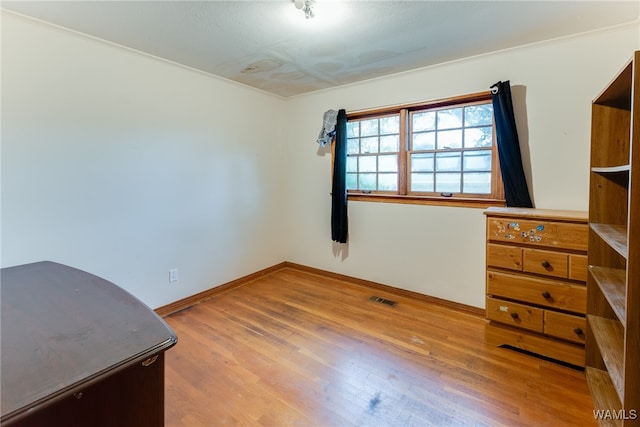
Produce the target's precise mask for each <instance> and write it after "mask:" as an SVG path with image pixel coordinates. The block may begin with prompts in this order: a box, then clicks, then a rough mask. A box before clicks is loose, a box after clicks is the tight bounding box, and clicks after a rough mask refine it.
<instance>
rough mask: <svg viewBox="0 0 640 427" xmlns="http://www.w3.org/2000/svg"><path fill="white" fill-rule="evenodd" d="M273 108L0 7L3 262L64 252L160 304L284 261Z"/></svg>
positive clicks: (268, 100) (275, 104)
mask: <svg viewBox="0 0 640 427" xmlns="http://www.w3.org/2000/svg"><path fill="white" fill-rule="evenodd" d="M283 105H284V104H283V101H282V100H281V99H279V98H277V97H274V96H271V95H267V94H264V93H261V92H258V91H255V90H252V89H249V88H247V87H244V86H240V85H237V84H234V83H231V82H228V81H224V80H222V79H218V78H215V77H212V76H208V75H205V74H202V73H199V72H196V71H192V70H189V69H186V68H184V67H180V66H177V65H173V64H170V63H167V62H164V61H160V60H157V59H154V58H151V57H148V56H145V55H142V54H139V53H136V52H132V51H129V50H126V49H123V48H120V47H117V46H113V45H109V44H106V43H103V42H100V41H97V40H93V39H90V38H87V37H84V36H81V35H77V34H74V33H71V32H68V31H65V30H61V29H57V28H55V27H52V26H48V25H45V24H41V23H38V22H34V21H31V20H27V19H24V18H22V17H18V16H15V15H12V14H9V13H3V15H2V266H3V267H6V266H11V265H18V264H23V263H29V262H34V261H39V260H52V261H56V262H61V263H63V264H67V265H71V266H74V267H77V268H81V269H83V270H87V271H89V272H92V273H94V274H97V275H99V276H102V277H104V278H106V279H108V280H111V281H113V282H115V283H117V284H119V285H121V286H122V287H124V288H125V289H127V290H128V291H130V292H131V293H133V294H134V295H136V296H137V297H139V298H140V299H142V300H143V301H144V302H145V303H147V304H148V305H150V306H151V307H158V306H161V305H164V304H167V303H170V302H173V301H175V300H178V299H180V298H184V297H186V296H189V295H192V294H194V293H197V292H200V291H202V290H205V289H209V288H211V287H213V286H217V285H219V284H221V283H225V282H227V281H230V280H233V279H236V278H238V277H241V276H243V275H246V274H250V273H253V272H255V271H257V270H260V269H263V268H266V267H268V266H271V265H274V264H277V263H279V262H282V261H283V260H284V258H285V247H284V245H285V240H284V239H282V235H283V234H284V233H285V229H284V225H285V224H284V222H283V220H282V219H281V216H282V205H283V196H284V192H283V191H282V189H281V185H282V180H283V178H284V176H283V174H282V173H281V170H282V167H281V166H282V161H281V159H280V157H279V156H280V155H281V154H282V152H281V151H282V145H281V140H282V135H283V134H282V126H281V117H282V113H283ZM174 267H176V268H178V269H179V281H178V283H172V284H170V283H169V282H168V278H169V275H168V272H169V269H170V268H174Z"/></svg>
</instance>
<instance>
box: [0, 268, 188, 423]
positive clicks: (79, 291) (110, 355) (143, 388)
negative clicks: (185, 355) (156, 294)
mask: <svg viewBox="0 0 640 427" xmlns="http://www.w3.org/2000/svg"><path fill="white" fill-rule="evenodd" d="M0 280H1V281H0V299H1V301H2V311H1V319H0V320H1V326H0V327H1V337H0V339H1V340H2V342H1V345H2V347H1V353H0V356H1V357H0V359H1V365H0V369H1V372H2V379H1V383H2V389H1V405H2V406H1V411H2V412H1V413H2V415H1V418H0V423H1V424H2V426H3V427H5V426H6V427H9V426H21V427H23V426H30V427H31V426H65V427H74V426H91V427H103V426H104V427H106V426H109V427H114V426H118V427H127V426H132V427H133V426H136V427H147V426H149V427H151V426H162V425H164V352H165V351H166V350H167V349H169V348H170V347H172V346H173V345H174V344H175V343H176V342H177V337H176V335H175V333H174V332H173V331H172V330H171V328H170V327H169V326H168V325H167V324H166V323H165V322H164V320H162V319H161V318H160V317H159V316H157V315H156V314H155V312H153V311H152V310H151V309H150V308H149V307H147V306H146V305H144V304H143V303H141V302H140V301H139V300H138V299H136V298H135V297H133V296H132V295H131V294H129V293H127V292H126V291H124V290H123V289H121V288H119V287H118V286H116V285H115V284H113V283H111V282H109V281H107V280H104V279H101V278H100V277H97V276H94V275H92V274H89V273H87V272H84V271H81V270H77V269H74V268H71V267H67V266H64V265H61V264H56V263H53V262H38V263H33V264H27V265H21V266H17V267H9V268H4V269H2V270H1V276H0Z"/></svg>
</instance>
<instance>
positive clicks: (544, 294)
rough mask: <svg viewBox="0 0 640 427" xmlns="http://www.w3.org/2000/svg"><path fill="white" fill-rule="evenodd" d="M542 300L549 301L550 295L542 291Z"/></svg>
mask: <svg viewBox="0 0 640 427" xmlns="http://www.w3.org/2000/svg"><path fill="white" fill-rule="evenodd" d="M542 298H544V299H549V298H551V294H550V293H549V292H547V291H544V292H543V293H542Z"/></svg>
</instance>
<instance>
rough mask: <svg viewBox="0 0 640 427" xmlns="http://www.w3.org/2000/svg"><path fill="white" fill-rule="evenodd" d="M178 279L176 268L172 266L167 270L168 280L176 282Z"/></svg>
mask: <svg viewBox="0 0 640 427" xmlns="http://www.w3.org/2000/svg"><path fill="white" fill-rule="evenodd" d="M177 281H178V269H177V268H172V269H171V270H169V282H177Z"/></svg>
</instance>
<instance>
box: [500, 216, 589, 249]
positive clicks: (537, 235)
mask: <svg viewBox="0 0 640 427" xmlns="http://www.w3.org/2000/svg"><path fill="white" fill-rule="evenodd" d="M588 230H589V228H588V225H587V224H574V223H565V222H556V221H544V220H540V221H534V220H521V219H516V218H487V240H490V241H496V242H513V243H526V244H527V245H533V246H541V247H542V246H546V247H554V248H563V249H574V250H581V251H586V250H587V233H588Z"/></svg>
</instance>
